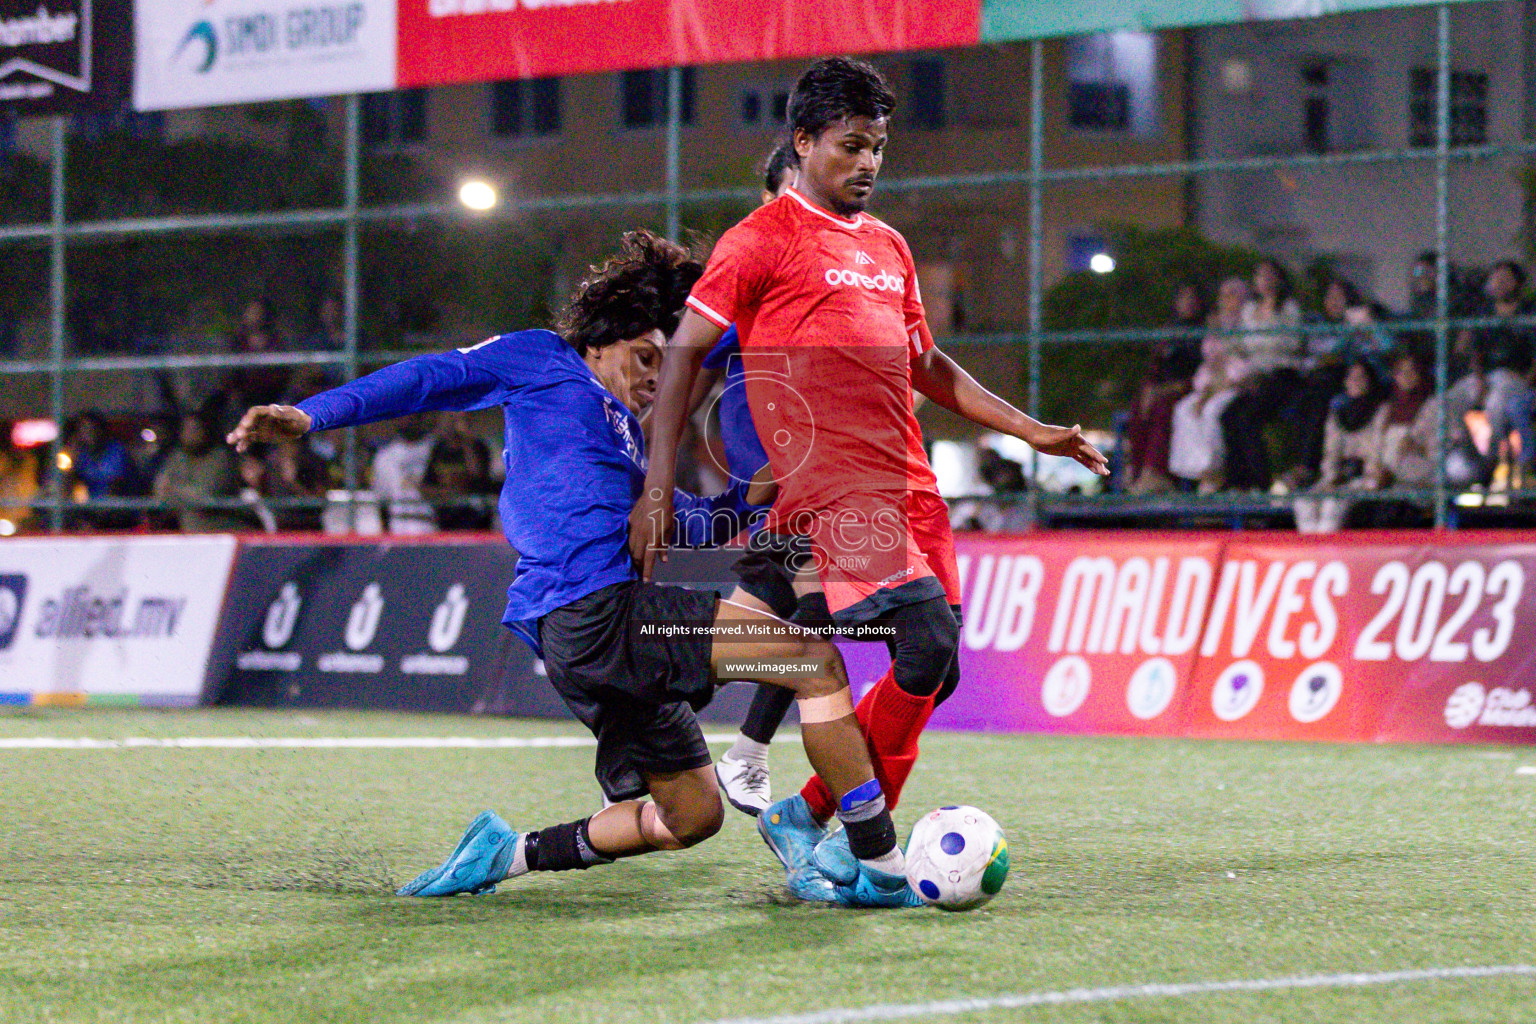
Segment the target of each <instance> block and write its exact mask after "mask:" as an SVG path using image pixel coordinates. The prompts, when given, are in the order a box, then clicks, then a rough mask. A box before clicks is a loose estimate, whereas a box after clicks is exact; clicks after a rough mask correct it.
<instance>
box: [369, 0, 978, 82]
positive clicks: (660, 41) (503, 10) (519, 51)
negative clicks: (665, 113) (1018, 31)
mask: <svg viewBox="0 0 1536 1024" xmlns="http://www.w3.org/2000/svg"><path fill="white" fill-rule="evenodd" d="M980 16H981V10H980V5H979V4H978V3H977V0H844V2H841V3H825V2H821V0H787V2H782V3H757V2H753V0H400V15H399V17H400V49H399V59H400V70H399V82H400V85H401V86H402V87H405V86H417V85H438V84H443V83H448V82H465V81H485V80H488V79H498V78H526V77H535V76H542V75H565V74H574V73H577V72H592V71H617V70H625V69H631V68H648V67H667V66H670V65H692V64H715V63H722V62H728V61H750V60H778V59H786V58H796V57H810V56H818V55H822V54H830V53H873V52H878V51H892V50H922V49H931V48H936V47H945V46H973V45H975V44H976V42H977V41H978V39H979V25H980Z"/></svg>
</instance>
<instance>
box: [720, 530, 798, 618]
mask: <svg viewBox="0 0 1536 1024" xmlns="http://www.w3.org/2000/svg"><path fill="white" fill-rule="evenodd" d="M810 567H811V542H810V541H808V540H806V539H805V538H804V537H796V536H793V535H791V534H786V533H769V532H768V531H767V530H758V531H757V532H756V533H754V534H752V536H751V537H750V538H749V539H748V541H747V553H746V554H745V555H743V556H742V557H741V558H739V559H737V560H736V563H735V564H734V565H732V566H731V571H732V572H734V573H735V574H736V578H737V579H738V580H740V581H741V583H740V585H741V589H742V590H745V591H746V592H747V593H749V594H751V595H752V596H753V597H755V598H757V599H758V600H759V601H761V602H763V604H765V605H767V606H768V607H769V608H771V609H773V614H775V615H777V616H778V617H779V618H781V619H787V618H789V617H790V616H791V615H793V614H795V607H796V605H797V604H798V603H799V601H798V599H797V598H796V597H795V588H794V582H795V577H796V576H797V575H799V574H800V573H801V572H803V571H805V570H808V569H810Z"/></svg>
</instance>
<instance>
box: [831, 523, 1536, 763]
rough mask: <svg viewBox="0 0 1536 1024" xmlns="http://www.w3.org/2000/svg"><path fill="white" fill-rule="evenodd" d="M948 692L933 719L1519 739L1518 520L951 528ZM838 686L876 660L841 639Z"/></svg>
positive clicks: (1080, 727) (1317, 735)
mask: <svg viewBox="0 0 1536 1024" xmlns="http://www.w3.org/2000/svg"><path fill="white" fill-rule="evenodd" d="M957 547H958V551H959V557H960V565H961V571H962V576H963V577H964V588H963V593H964V598H965V626H964V631H963V634H962V638H961V653H960V658H961V662H960V663H961V683H960V689H959V690H958V691H957V692H956V694H955V695H954V697H952V698H951V699H950V700H949V701H948V702H947V703H946V704H945V705H944V706H943V707H942V708H940V709H939V712H938V713H937V714H936V715H935V717H934V723H935V725H938V726H940V727H944V728H956V729H983V730H997V731H1027V732H1062V733H1118V734H1146V735H1182V736H1195V737H1213V738H1215V737H1219V738H1230V739H1281V740H1353V741H1384V742H1409V741H1412V742H1433V743H1448V742H1519V743H1530V742H1533V741H1536V699H1533V695H1532V692H1531V691H1532V689H1533V688H1536V648H1533V645H1532V644H1531V642H1530V639H1531V635H1532V634H1531V624H1532V622H1533V621H1536V596H1533V595H1532V594H1530V593H1528V592H1527V589H1526V582H1527V580H1536V541H1532V540H1530V539H1528V538H1527V537H1526V536H1524V535H1519V534H1508V533H1500V534H1491V533H1484V534H1406V533H1399V534H1384V533H1373V534H1343V535H1337V536H1335V537H1332V538H1318V537H1300V536H1295V535H1281V534H1272V535H1271V534H1266V535H1252V534H1232V535H1225V536H1222V535H1217V536H1214V537H1213V536H1211V535H1201V536H1194V537H1192V536H1190V535H1171V534H1123V533H1122V534H1045V535H1035V536H1032V537H997V536H961V537H959V538H957ZM845 649H846V651H847V654H848V660H849V669H850V673H851V676H852V679H853V681H854V682H855V683H856V684H867V683H868V682H870V681H872V680H873V679H874V678H876V677H878V675H879V674H880V673H881V672H883V671H884V669H885V666H886V665H887V664H888V660H887V659H886V658H885V655H884V652H883V651H882V650H881V649H880V648H878V647H875V646H872V645H849V646H847V647H846V648H845Z"/></svg>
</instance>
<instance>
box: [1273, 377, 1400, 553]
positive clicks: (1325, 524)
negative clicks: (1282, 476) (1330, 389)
mask: <svg viewBox="0 0 1536 1024" xmlns="http://www.w3.org/2000/svg"><path fill="white" fill-rule="evenodd" d="M1386 398H1387V394H1386V389H1385V388H1383V387H1382V385H1381V380H1380V378H1379V377H1378V376H1377V374H1376V369H1375V366H1374V365H1373V364H1372V363H1371V362H1370V361H1369V360H1367V359H1364V358H1359V359H1356V360H1355V361H1354V362H1352V363H1350V364H1349V367H1348V369H1347V370H1346V371H1345V372H1344V389H1343V391H1342V392H1341V393H1340V394H1338V395H1337V396H1335V398H1334V399H1333V401H1332V402H1331V403H1330V405H1329V409H1328V419H1327V423H1326V426H1325V427H1324V431H1323V454H1322V461H1321V475H1320V477H1319V479H1318V482H1317V485H1316V487H1315V488H1314V491H1316V492H1321V493H1322V494H1327V493H1328V492H1337V491H1349V490H1355V491H1359V490H1367V489H1371V488H1373V487H1374V486H1375V484H1374V483H1373V481H1372V480H1371V477H1370V476H1369V475H1368V474H1367V472H1366V466H1367V464H1368V463H1369V462H1370V460H1371V459H1372V458H1373V456H1374V455H1375V452H1376V449H1375V446H1376V444H1377V443H1378V441H1379V440H1380V427H1381V425H1380V424H1379V423H1378V422H1377V412H1378V411H1379V410H1380V409H1381V408H1382V405H1383V403H1384V402H1385V401H1386ZM1351 504H1352V502H1351V500H1350V499H1347V498H1342V497H1334V496H1327V497H1323V496H1319V497H1302V498H1297V499H1296V506H1295V510H1296V528H1297V529H1298V530H1300V531H1301V532H1302V533H1332V532H1333V531H1335V530H1337V529H1338V528H1339V527H1340V526H1342V525H1343V523H1344V519H1345V516H1346V515H1347V514H1348V512H1349V508H1350V505H1351Z"/></svg>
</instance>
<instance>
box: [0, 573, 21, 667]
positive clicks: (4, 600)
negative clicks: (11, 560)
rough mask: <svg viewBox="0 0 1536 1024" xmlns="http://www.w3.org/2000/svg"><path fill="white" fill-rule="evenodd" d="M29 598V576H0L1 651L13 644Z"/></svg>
mask: <svg viewBox="0 0 1536 1024" xmlns="http://www.w3.org/2000/svg"><path fill="white" fill-rule="evenodd" d="M26 599H27V578H26V577H25V576H21V575H14V574H13V575H7V576H0V651H3V650H5V649H6V648H7V647H9V646H11V643H12V642H13V641H14V640H15V639H16V631H17V629H18V628H19V627H20V626H21V611H22V607H23V603H24V602H25V601H26Z"/></svg>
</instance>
